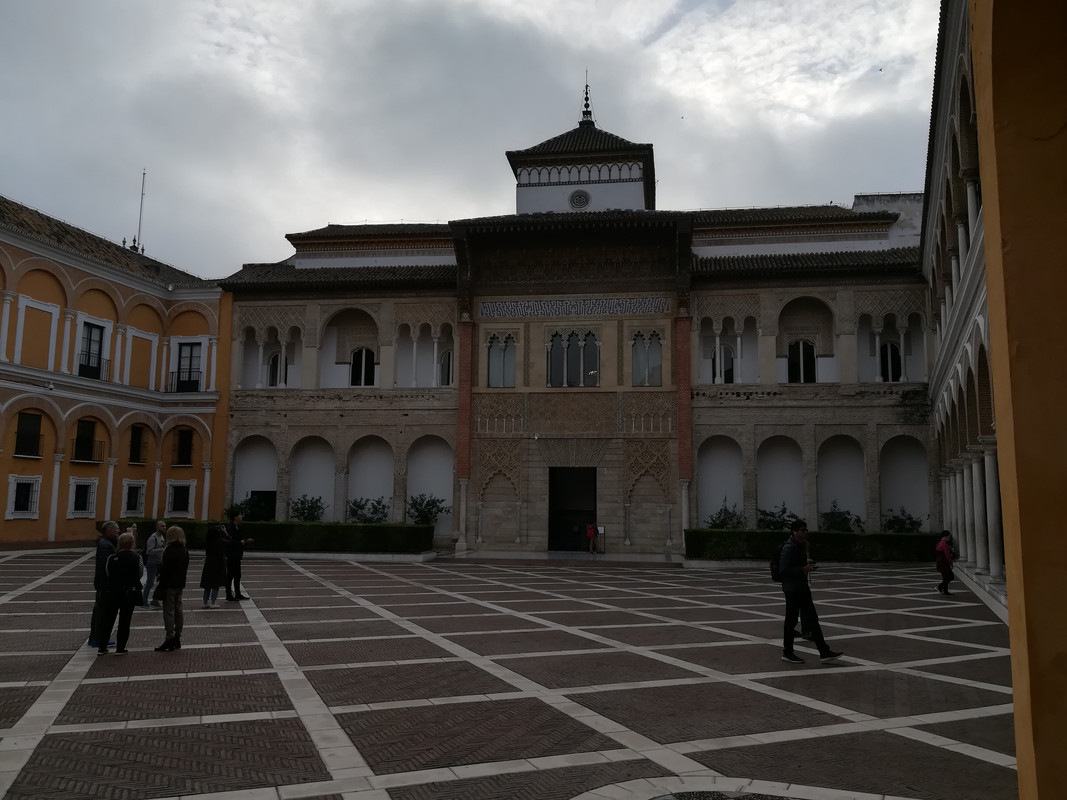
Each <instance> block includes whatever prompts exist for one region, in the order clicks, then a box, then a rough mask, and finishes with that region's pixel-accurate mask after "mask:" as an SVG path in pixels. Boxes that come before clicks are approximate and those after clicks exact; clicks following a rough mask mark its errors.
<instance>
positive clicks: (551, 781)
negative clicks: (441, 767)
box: [389, 760, 671, 800]
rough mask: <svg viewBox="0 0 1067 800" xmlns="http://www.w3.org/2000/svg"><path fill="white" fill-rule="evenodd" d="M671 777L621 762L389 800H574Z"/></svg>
mask: <svg viewBox="0 0 1067 800" xmlns="http://www.w3.org/2000/svg"><path fill="white" fill-rule="evenodd" d="M670 774H671V773H670V772H669V771H668V770H665V769H663V767H660V766H658V765H657V764H653V763H652V762H651V761H645V760H640V761H621V762H616V763H612V764H594V765H590V766H582V767H565V768H563V769H548V770H538V771H536V772H519V773H515V774H511V775H494V776H492V777H487V778H470V779H467V780H458V781H452V782H451V783H426V784H422V785H420V786H403V787H398V788H395V789H390V790H389V797H391V798H392V800H501V798H508V800H527V798H529V799H530V800H534V798H536V800H571V798H573V797H578V796H579V795H581V794H583V793H585V792H590V791H593V790H594V789H599V788H600V787H602V786H610V785H611V784H616V783H625V782H627V781H632V780H637V779H638V778H659V777H665V776H667V775H670Z"/></svg>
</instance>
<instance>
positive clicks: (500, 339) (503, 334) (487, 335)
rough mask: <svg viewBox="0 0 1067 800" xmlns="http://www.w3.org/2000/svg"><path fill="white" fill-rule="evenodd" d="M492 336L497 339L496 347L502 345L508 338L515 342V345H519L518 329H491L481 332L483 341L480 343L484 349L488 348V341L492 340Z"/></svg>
mask: <svg viewBox="0 0 1067 800" xmlns="http://www.w3.org/2000/svg"><path fill="white" fill-rule="evenodd" d="M494 336H495V337H496V339H497V345H501V344H503V343H504V342H505V341H506V340H507V338H508V337H509V336H510V337H511V338H512V340H513V341H514V342H515V344H518V343H519V329H518V328H493V329H492V330H487V331H484V332H483V341H482V343H483V344H484V345H485V346H486V347H488V346H489V340H490V339H492V338H493V337H494Z"/></svg>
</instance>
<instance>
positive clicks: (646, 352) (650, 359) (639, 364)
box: [631, 332, 663, 386]
mask: <svg viewBox="0 0 1067 800" xmlns="http://www.w3.org/2000/svg"><path fill="white" fill-rule="evenodd" d="M631 353H632V359H631V371H632V373H633V374H632V380H631V385H633V386H662V385H663V345H662V343H661V342H660V338H659V333H656V332H652V333H650V334H648V336H647V337H646V336H645V334H643V333H636V334H634V339H633V343H632V345H631Z"/></svg>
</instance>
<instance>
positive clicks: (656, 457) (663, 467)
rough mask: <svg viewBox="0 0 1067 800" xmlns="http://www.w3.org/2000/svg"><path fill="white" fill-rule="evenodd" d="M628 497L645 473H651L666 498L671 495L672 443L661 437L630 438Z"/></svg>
mask: <svg viewBox="0 0 1067 800" xmlns="http://www.w3.org/2000/svg"><path fill="white" fill-rule="evenodd" d="M625 459H626V497H627V499H629V498H630V495H631V493H632V492H633V489H634V485H635V484H636V483H637V482H638V481H639V480H640V479H641V478H642V476H644V475H645V474H648V475H651V476H652V477H653V478H654V479H655V481H656V483H657V484H659V487H660V489H661V490H662V491H663V496H664V498H667V497H670V496H671V493H670V488H669V486H668V476H669V475H670V474H671V451H670V443H669V442H667V441H664V440H661V439H630V440H627V442H626V454H625Z"/></svg>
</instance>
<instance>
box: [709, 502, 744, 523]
mask: <svg viewBox="0 0 1067 800" xmlns="http://www.w3.org/2000/svg"><path fill="white" fill-rule="evenodd" d="M704 527H705V528H712V529H714V530H731V529H734V528H743V527H745V515H744V514H742V513H741V512H740V511H738V510H737V503H734V504H733V506H731V507H730V508H727V507H726V496H725V495H724V496H723V498H722V507H721V508H720V509H719V510H718V511H716V512H715V513H714V514H712V515H711V516H710V517H708V518H707V519H706V520H704Z"/></svg>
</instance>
